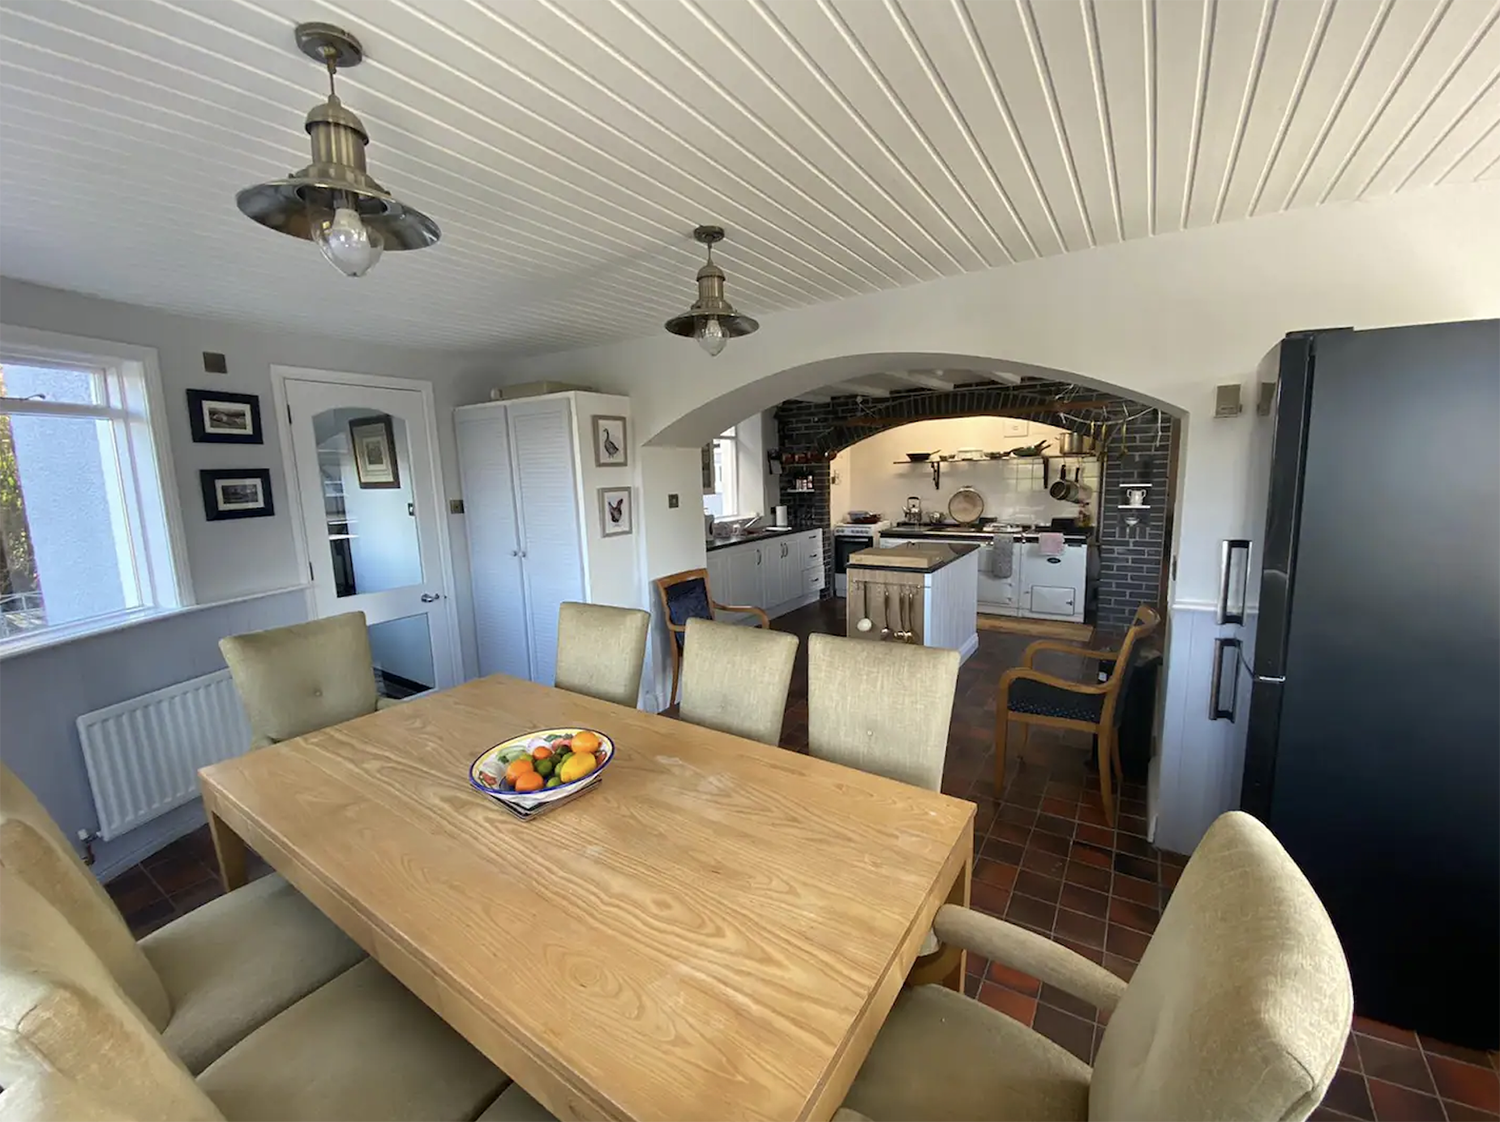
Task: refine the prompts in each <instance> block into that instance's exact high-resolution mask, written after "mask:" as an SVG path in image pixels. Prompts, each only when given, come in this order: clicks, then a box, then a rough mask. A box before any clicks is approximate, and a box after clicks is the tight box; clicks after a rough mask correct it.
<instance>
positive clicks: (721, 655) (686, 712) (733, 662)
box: [677, 619, 797, 744]
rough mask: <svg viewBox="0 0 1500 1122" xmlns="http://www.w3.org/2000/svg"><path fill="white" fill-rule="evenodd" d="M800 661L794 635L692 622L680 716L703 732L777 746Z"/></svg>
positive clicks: (679, 710) (685, 651)
mask: <svg viewBox="0 0 1500 1122" xmlns="http://www.w3.org/2000/svg"><path fill="white" fill-rule="evenodd" d="M796 658H797V637H796V636H795V635H788V634H786V633H785V632H782V631H761V630H759V629H757V628H753V627H737V626H735V625H734V624H732V623H714V622H713V621H711V620H706V619H690V620H688V621H687V642H686V643H685V644H684V648H683V658H682V702H681V704H680V705H679V706H678V709H677V715H678V716H679V717H680V718H682V720H684V721H688V722H690V723H692V724H695V725H702V726H703V727H704V728H710V729H718V730H719V731H720V732H727V733H733V734H734V735H735V736H743V737H746V738H747V739H750V740H758V741H760V742H761V743H762V744H777V743H779V742H780V740H781V720H782V717H783V716H785V714H786V695H787V690H788V689H790V688H791V684H792V663H793V662H794V661H796Z"/></svg>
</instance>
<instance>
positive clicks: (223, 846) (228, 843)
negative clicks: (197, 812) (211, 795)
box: [206, 806, 247, 892]
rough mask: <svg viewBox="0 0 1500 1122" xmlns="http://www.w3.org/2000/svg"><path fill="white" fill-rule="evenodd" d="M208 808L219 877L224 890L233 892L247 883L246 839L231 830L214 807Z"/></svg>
mask: <svg viewBox="0 0 1500 1122" xmlns="http://www.w3.org/2000/svg"><path fill="white" fill-rule="evenodd" d="M206 809H207V810H208V832H209V834H210V835H212V837H213V839H214V853H215V854H216V855H217V856H218V858H219V879H220V880H221V881H223V882H224V891H225V892H233V891H234V890H235V889H236V888H241V887H243V886H244V885H245V883H246V881H247V878H246V876H245V853H246V849H245V841H244V839H243V838H241V837H240V836H239V835H238V834H236V833H235V832H234V831H233V830H231V829H230V828H229V827H228V826H227V825H226V824H225V822H224V820H223V819H222V818H220V817H219V816H218V815H217V814H215V813H214V810H213V807H212V806H209V807H207V808H206Z"/></svg>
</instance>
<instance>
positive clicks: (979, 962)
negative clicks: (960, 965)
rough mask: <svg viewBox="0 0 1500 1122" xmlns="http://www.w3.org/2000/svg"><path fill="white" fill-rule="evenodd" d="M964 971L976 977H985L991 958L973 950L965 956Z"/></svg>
mask: <svg viewBox="0 0 1500 1122" xmlns="http://www.w3.org/2000/svg"><path fill="white" fill-rule="evenodd" d="M964 959H965V961H964V973H965V974H969V975H971V976H973V977H976V978H982V977H984V973H985V971H986V970H988V969H989V968H990V960H989V959H987V958H985V957H984V956H983V955H980V954H974V953H973V952H972V951H971V952H970V953H969V954H967V955H965V956H964Z"/></svg>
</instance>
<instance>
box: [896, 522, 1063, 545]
mask: <svg viewBox="0 0 1500 1122" xmlns="http://www.w3.org/2000/svg"><path fill="white" fill-rule="evenodd" d="M1000 532H1002V531H996V530H976V529H974V528H973V527H972V526H944V525H941V524H939V525H929V526H892V527H891V528H890V529H888V530H882V531H880V536H881V537H882V538H898V539H907V538H910V539H912V540H915V541H920V540H922V539H924V538H938V539H940V540H941V539H949V538H964V539H969V540H972V541H976V542H979V543H980V544H984V543H986V542H988V541H990V540H991V539H992V538H994V536H995V534H996V533H1000ZM1053 532H1054V531H1051V530H1037V529H1031V530H1015V531H1011V532H1010V533H1009V534H1008V536H1009V537H1013V538H1016V539H1017V540H1018V541H1025V542H1034V541H1036V539H1037V534H1039V533H1053ZM1056 532H1058V533H1061V534H1062V536H1063V540H1064V541H1066V542H1068V543H1070V544H1073V545H1080V544H1082V543H1084V542H1088V541H1091V540H1093V531H1092V530H1061V531H1056Z"/></svg>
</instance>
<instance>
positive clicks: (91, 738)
mask: <svg viewBox="0 0 1500 1122" xmlns="http://www.w3.org/2000/svg"><path fill="white" fill-rule="evenodd" d="M78 739H79V741H80V742H81V743H82V744H83V762H84V765H85V766H86V767H87V768H88V773H89V786H90V787H92V788H93V791H94V806H95V808H96V809H97V810H98V812H99V836H100V837H101V838H103V839H104V840H105V841H109V840H110V839H111V838H116V837H119V836H120V835H121V834H123V833H125V832H126V831H127V830H133V829H135V828H136V827H137V826H139V825H141V824H142V823H144V822H149V821H151V819H153V818H155V817H157V816H158V815H161V814H165V813H166V812H167V811H169V810H171V809H172V808H173V807H177V806H181V805H182V804H183V803H185V802H189V801H191V800H192V799H195V798H197V797H198V769H199V768H200V767H207V766H208V765H209V764H216V763H218V762H219V761H220V760H227V759H229V758H230V757H232V756H238V755H241V754H242V753H244V752H246V751H248V750H249V748H250V723H249V721H247V720H246V719H245V711H244V709H243V708H242V707H241V706H240V699H239V695H238V694H237V693H236V692H235V689H234V682H233V681H231V680H230V677H229V671H228V670H220V671H219V672H218V673H216V674H205V675H204V676H203V677H201V678H194V679H192V680H191V681H187V682H179V683H178V684H177V685H175V686H168V687H167V688H166V689H164V690H157V691H156V692H155V693H148V694H146V695H144V696H143V697H134V698H131V699H130V700H129V701H122V702H120V704H118V705H111V706H110V707H109V708H107V709H96V710H94V712H92V713H85V714H84V715H83V716H81V717H79V718H78Z"/></svg>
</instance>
